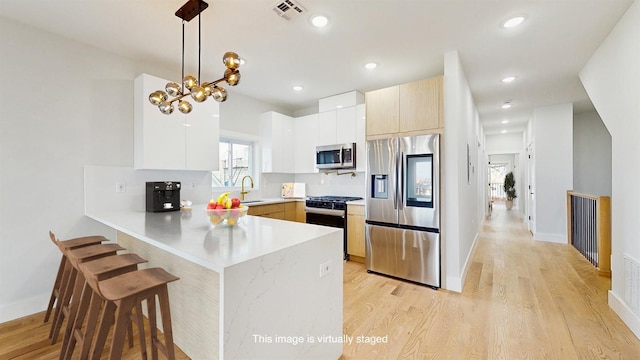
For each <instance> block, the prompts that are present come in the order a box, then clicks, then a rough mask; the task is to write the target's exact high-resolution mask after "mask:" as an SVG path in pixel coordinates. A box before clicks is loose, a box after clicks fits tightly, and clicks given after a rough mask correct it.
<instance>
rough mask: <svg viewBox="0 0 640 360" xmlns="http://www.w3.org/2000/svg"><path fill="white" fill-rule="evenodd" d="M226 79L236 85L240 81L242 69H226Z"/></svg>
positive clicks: (230, 83) (228, 82)
mask: <svg viewBox="0 0 640 360" xmlns="http://www.w3.org/2000/svg"><path fill="white" fill-rule="evenodd" d="M224 79H225V81H226V82H227V84H229V85H230V86H236V85H238V83H239V82H240V71H238V70H237V69H227V70H225V71H224Z"/></svg>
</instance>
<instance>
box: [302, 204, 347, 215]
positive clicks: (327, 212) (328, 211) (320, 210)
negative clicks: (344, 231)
mask: <svg viewBox="0 0 640 360" xmlns="http://www.w3.org/2000/svg"><path fill="white" fill-rule="evenodd" d="M304 211H305V212H308V213H312V214H320V215H331V216H339V217H341V218H344V210H335V209H323V208H314V207H308V206H305V208H304Z"/></svg>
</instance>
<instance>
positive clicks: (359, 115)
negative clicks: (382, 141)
mask: <svg viewBox="0 0 640 360" xmlns="http://www.w3.org/2000/svg"><path fill="white" fill-rule="evenodd" d="M365 110H366V106H365V104H360V105H358V106H356V171H367V140H366V133H367V122H366V117H365V112H366V111H365Z"/></svg>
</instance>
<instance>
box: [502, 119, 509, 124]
mask: <svg viewBox="0 0 640 360" xmlns="http://www.w3.org/2000/svg"><path fill="white" fill-rule="evenodd" d="M501 123H503V124H508V123H509V120H502V121H501Z"/></svg>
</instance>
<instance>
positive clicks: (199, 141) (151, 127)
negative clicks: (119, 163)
mask: <svg viewBox="0 0 640 360" xmlns="http://www.w3.org/2000/svg"><path fill="white" fill-rule="evenodd" d="M168 82H169V81H167V80H165V79H162V78H159V77H155V76H152V75H148V74H142V75H140V76H138V77H137V78H136V79H135V81H134V126H133V137H134V149H133V152H134V161H133V163H134V168H136V169H162V170H218V152H219V133H220V126H219V118H218V117H217V116H218V115H219V104H218V102H216V101H215V100H213V99H209V100H207V101H205V102H203V103H197V104H193V110H192V112H191V113H189V114H186V115H185V114H182V113H180V112H179V111H178V110H175V111H174V112H173V113H172V114H170V115H165V114H162V113H161V112H160V111H159V110H158V108H157V107H156V106H153V105H151V104H150V103H149V100H148V96H149V94H150V93H151V92H153V91H156V90H158V89H163V88H164V87H165V85H166V84H167V83H168ZM174 106H175V105H174Z"/></svg>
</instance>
